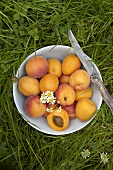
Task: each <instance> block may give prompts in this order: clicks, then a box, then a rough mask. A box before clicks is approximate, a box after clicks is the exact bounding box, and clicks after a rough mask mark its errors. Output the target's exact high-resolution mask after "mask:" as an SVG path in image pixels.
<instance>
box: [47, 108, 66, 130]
mask: <svg viewBox="0 0 113 170" xmlns="http://www.w3.org/2000/svg"><path fill="white" fill-rule="evenodd" d="M47 122H48V124H49V126H50V127H51V128H52V129H53V130H56V131H64V130H66V129H67V128H68V125H69V116H68V113H67V112H66V111H65V110H63V109H62V110H61V112H57V109H55V110H54V112H52V113H50V114H49V115H48V116H47Z"/></svg>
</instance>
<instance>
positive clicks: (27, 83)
mask: <svg viewBox="0 0 113 170" xmlns="http://www.w3.org/2000/svg"><path fill="white" fill-rule="evenodd" d="M18 90H19V92H20V93H21V94H23V95H24V96H32V95H38V94H39V93H40V88H39V81H38V80H37V79H35V78H31V77H29V76H23V77H22V78H20V80H19V82H18Z"/></svg>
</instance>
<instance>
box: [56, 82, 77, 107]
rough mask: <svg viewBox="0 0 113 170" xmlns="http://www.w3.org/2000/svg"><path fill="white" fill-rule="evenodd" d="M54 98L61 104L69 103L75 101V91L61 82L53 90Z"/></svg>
mask: <svg viewBox="0 0 113 170" xmlns="http://www.w3.org/2000/svg"><path fill="white" fill-rule="evenodd" d="M55 97H56V100H57V101H59V102H60V104H61V105H62V106H66V105H71V104H73V102H74V101H75V91H74V89H73V88H72V87H71V86H70V85H68V84H61V85H60V86H59V87H58V89H57V90H56V92H55Z"/></svg>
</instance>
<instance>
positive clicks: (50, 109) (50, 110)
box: [46, 107, 54, 112]
mask: <svg viewBox="0 0 113 170" xmlns="http://www.w3.org/2000/svg"><path fill="white" fill-rule="evenodd" d="M46 111H47V112H53V111H54V110H53V108H52V107H50V108H47V109H46Z"/></svg>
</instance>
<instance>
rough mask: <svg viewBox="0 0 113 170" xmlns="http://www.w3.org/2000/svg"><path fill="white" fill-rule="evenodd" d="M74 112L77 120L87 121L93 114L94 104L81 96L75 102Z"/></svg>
mask: <svg viewBox="0 0 113 170" xmlns="http://www.w3.org/2000/svg"><path fill="white" fill-rule="evenodd" d="M75 112H76V117H77V118H78V119H79V120H81V121H87V120H89V119H91V118H92V117H93V115H94V114H95V112H96V104H95V103H94V102H93V101H92V100H90V99H86V98H83V99H81V100H79V101H78V102H77V105H76V109H75Z"/></svg>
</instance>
